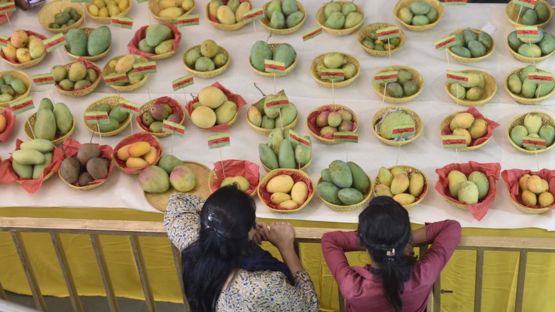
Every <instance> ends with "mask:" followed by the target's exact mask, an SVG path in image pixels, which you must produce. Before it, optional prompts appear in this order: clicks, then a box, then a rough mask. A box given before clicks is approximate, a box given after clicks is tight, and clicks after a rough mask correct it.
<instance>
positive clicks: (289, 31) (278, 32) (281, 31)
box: [260, 1, 306, 36]
mask: <svg viewBox="0 0 555 312" xmlns="http://www.w3.org/2000/svg"><path fill="white" fill-rule="evenodd" d="M269 5H270V2H266V4H264V13H265V12H266V8H267V7H268V6H269ZM297 8H298V9H299V11H300V12H303V13H304V17H303V19H302V20H301V21H300V22H299V23H298V24H297V25H295V26H293V27H291V28H283V29H280V28H273V27H271V26H270V21H269V20H268V19H267V18H266V17H264V18H263V19H262V20H260V23H261V24H262V26H264V28H266V30H268V31H269V32H271V33H272V34H276V35H282V36H285V35H290V34H292V33H295V32H297V31H298V30H299V29H301V28H302V27H303V25H304V23H305V22H306V9H305V8H304V5H303V4H302V3H301V2H300V1H297Z"/></svg>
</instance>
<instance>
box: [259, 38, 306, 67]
mask: <svg viewBox="0 0 555 312" xmlns="http://www.w3.org/2000/svg"><path fill="white" fill-rule="evenodd" d="M296 58H297V52H295V49H293V47H292V46H291V45H290V44H288V43H280V44H278V45H277V47H275V50H274V49H272V47H271V46H270V45H269V44H268V43H267V42H266V41H262V40H259V41H257V42H255V43H254V45H253V46H252V47H251V52H250V62H251V65H252V66H253V67H254V68H256V69H257V70H259V71H261V72H265V71H266V69H265V67H264V61H265V60H274V61H277V62H281V63H283V64H285V68H288V67H289V66H291V64H293V62H294V61H295V59H296Z"/></svg>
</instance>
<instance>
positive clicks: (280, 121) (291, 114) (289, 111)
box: [276, 104, 298, 127]
mask: <svg viewBox="0 0 555 312" xmlns="http://www.w3.org/2000/svg"><path fill="white" fill-rule="evenodd" d="M297 114H298V112H297V109H296V108H295V105H292V104H289V105H287V106H285V107H283V108H281V109H280V114H279V116H278V117H277V118H276V126H278V127H285V126H288V125H290V124H291V123H292V122H293V121H294V120H295V119H296V118H297Z"/></svg>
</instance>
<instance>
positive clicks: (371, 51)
mask: <svg viewBox="0 0 555 312" xmlns="http://www.w3.org/2000/svg"><path fill="white" fill-rule="evenodd" d="M389 26H395V25H393V24H388V23H373V24H369V25H367V26H366V27H364V28H363V29H362V30H361V31H360V32H359V33H358V43H360V46H361V47H362V49H363V50H364V51H365V52H366V53H368V54H369V55H371V56H382V57H389V56H391V55H393V54H395V53H396V52H398V51H399V50H401V48H402V47H403V46H404V45H405V41H406V40H407V37H406V36H405V32H404V31H403V30H402V29H401V28H399V30H400V33H401V36H400V37H399V40H400V42H399V45H398V46H397V47H395V49H392V50H386V51H379V50H374V49H370V48H368V47H367V46H365V45H364V44H362V42H363V41H364V39H365V38H366V37H367V36H368V35H369V34H370V33H372V32H373V31H375V30H378V29H381V28H384V27H389ZM384 43H385V41H384Z"/></svg>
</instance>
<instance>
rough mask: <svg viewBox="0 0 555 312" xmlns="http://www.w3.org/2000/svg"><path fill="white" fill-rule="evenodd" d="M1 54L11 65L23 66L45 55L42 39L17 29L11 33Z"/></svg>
mask: <svg viewBox="0 0 555 312" xmlns="http://www.w3.org/2000/svg"><path fill="white" fill-rule="evenodd" d="M2 53H3V54H4V57H5V58H6V60H8V61H9V62H11V63H20V64H24V63H27V62H30V61H32V60H35V59H38V58H40V57H42V56H43V55H44V54H45V53H46V49H45V48H44V44H43V43H42V39H40V38H39V37H37V36H34V35H29V34H28V33H27V32H26V31H25V30H22V29H18V30H16V31H14V32H13V33H12V35H11V36H10V40H9V42H8V43H7V45H6V46H5V47H2Z"/></svg>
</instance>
